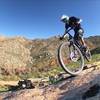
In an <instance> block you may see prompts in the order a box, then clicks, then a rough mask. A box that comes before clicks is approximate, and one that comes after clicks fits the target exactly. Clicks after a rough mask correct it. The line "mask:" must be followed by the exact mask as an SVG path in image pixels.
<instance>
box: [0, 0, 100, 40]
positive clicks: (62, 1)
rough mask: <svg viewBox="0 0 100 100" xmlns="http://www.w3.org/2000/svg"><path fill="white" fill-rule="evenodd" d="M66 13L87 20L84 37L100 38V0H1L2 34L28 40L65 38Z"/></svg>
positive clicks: (84, 25) (85, 21) (0, 20)
mask: <svg viewBox="0 0 100 100" xmlns="http://www.w3.org/2000/svg"><path fill="white" fill-rule="evenodd" d="M63 14H65V15H67V16H76V17H78V18H81V19H82V20H83V22H82V23H81V24H82V27H83V28H84V31H85V33H84V37H88V36H94V35H100V0H0V35H1V36H7V37H14V36H22V37H26V38H28V39H35V38H49V37H52V36H56V35H62V34H63V32H64V24H63V23H62V22H61V21H60V17H61V16H62V15H63Z"/></svg>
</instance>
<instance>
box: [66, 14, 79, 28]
mask: <svg viewBox="0 0 100 100" xmlns="http://www.w3.org/2000/svg"><path fill="white" fill-rule="evenodd" d="M79 21H80V19H79V18H76V17H74V16H72V17H70V18H69V21H68V22H67V23H66V24H65V28H66V30H67V29H68V28H69V27H71V28H72V29H76V28H80V27H81V25H80V23H79Z"/></svg>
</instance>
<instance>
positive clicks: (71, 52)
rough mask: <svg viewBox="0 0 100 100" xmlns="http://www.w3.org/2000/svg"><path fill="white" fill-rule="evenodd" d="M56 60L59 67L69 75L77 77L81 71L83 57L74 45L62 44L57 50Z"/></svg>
mask: <svg viewBox="0 0 100 100" xmlns="http://www.w3.org/2000/svg"><path fill="white" fill-rule="evenodd" d="M58 60H59V63H60V65H61V67H62V68H63V69H64V70H65V71H66V72H67V73H69V74H71V75H78V74H79V73H80V72H81V71H82V70H83V67H84V57H83V55H82V53H81V51H80V49H79V48H78V47H77V46H76V45H75V44H72V45H70V42H64V43H62V44H61V45H60V47H59V49H58Z"/></svg>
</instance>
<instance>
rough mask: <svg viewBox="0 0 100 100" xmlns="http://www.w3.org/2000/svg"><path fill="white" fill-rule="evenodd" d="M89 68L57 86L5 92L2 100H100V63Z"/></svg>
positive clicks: (2, 94) (0, 95) (67, 78)
mask: <svg viewBox="0 0 100 100" xmlns="http://www.w3.org/2000/svg"><path fill="white" fill-rule="evenodd" d="M87 67H88V69H86V70H83V71H82V73H81V74H80V75H78V76H76V77H66V78H65V79H64V80H63V81H60V82H59V83H57V84H54V85H49V86H47V87H43V88H35V89H24V90H19V91H14V92H11V91H10V92H5V93H1V94H0V97H1V98H2V100H100V62H95V63H93V64H91V65H87ZM12 83H13V82H12ZM14 84H16V83H14ZM93 91H94V92H93Z"/></svg>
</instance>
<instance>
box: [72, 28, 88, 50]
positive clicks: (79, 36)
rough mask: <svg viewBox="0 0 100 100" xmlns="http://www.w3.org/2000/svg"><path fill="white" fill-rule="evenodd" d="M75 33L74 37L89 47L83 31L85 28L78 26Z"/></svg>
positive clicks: (85, 46)
mask: <svg viewBox="0 0 100 100" xmlns="http://www.w3.org/2000/svg"><path fill="white" fill-rule="evenodd" d="M74 31H75V34H74V39H75V40H77V41H79V43H80V44H81V45H82V46H83V47H84V48H85V49H87V45H86V43H85V41H84V38H83V33H84V30H83V29H82V28H80V27H79V28H76V29H75V30H74Z"/></svg>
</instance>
